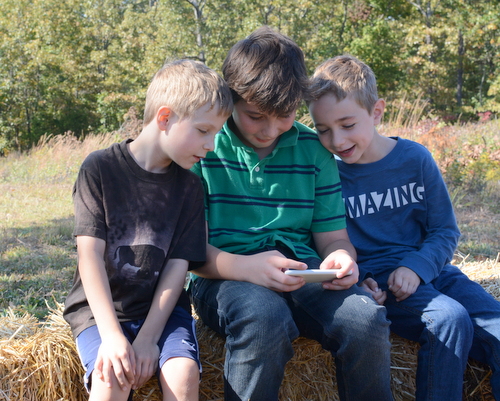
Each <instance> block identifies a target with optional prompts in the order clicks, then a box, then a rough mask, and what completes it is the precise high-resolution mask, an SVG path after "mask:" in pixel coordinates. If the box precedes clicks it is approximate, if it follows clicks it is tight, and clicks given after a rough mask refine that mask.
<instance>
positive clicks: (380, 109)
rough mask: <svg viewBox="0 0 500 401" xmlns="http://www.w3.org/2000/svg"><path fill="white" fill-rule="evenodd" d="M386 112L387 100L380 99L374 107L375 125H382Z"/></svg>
mask: <svg viewBox="0 0 500 401" xmlns="http://www.w3.org/2000/svg"><path fill="white" fill-rule="evenodd" d="M384 110H385V100H384V99H378V100H377V101H376V102H375V105H374V106H373V118H374V120H375V121H374V122H375V124H380V123H381V121H382V117H383V115H384Z"/></svg>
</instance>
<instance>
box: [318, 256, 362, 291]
mask: <svg viewBox="0 0 500 401" xmlns="http://www.w3.org/2000/svg"><path fill="white" fill-rule="evenodd" d="M319 268H320V269H325V270H327V269H340V272H339V273H338V274H337V277H338V278H336V279H335V280H333V281H331V282H329V281H325V282H323V288H324V289H325V290H346V289H348V288H351V287H352V286H353V285H354V284H356V283H357V282H358V278H359V269H358V264H357V263H356V262H355V261H354V259H353V258H352V257H351V255H349V253H348V252H346V251H344V250H341V249H339V250H337V251H334V252H332V253H330V254H329V255H328V256H327V257H326V258H325V260H323V262H322V263H321V265H320V266H319ZM349 272H351V274H350V275H349Z"/></svg>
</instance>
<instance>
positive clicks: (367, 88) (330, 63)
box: [310, 55, 378, 114]
mask: <svg viewBox="0 0 500 401" xmlns="http://www.w3.org/2000/svg"><path fill="white" fill-rule="evenodd" d="M310 91H311V93H310V95H311V98H312V100H318V99H319V98H320V97H321V96H323V95H325V94H327V93H331V94H333V95H334V96H335V97H336V98H337V100H338V101H341V100H343V99H345V98H346V97H347V96H348V95H350V96H353V98H354V100H355V101H356V102H357V103H358V104H359V105H360V106H361V107H363V108H365V109H366V110H368V112H369V113H370V114H371V112H372V110H373V107H374V106H375V103H376V102H377V100H378V93H377V80H376V78H375V74H374V72H373V71H372V69H371V68H370V67H369V66H368V65H367V64H365V63H363V62H362V61H361V60H359V59H357V58H356V57H354V56H351V55H343V56H337V57H333V58H330V59H328V60H326V61H325V62H323V63H322V64H321V65H319V66H318V68H316V71H315V72H314V74H313V76H312V78H311V82H310Z"/></svg>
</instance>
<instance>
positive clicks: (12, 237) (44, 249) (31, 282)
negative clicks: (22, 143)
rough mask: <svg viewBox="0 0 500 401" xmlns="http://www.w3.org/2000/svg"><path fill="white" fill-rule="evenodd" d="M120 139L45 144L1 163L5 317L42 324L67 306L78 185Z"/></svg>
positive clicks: (0, 295) (0, 287)
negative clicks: (21, 316)
mask: <svg viewBox="0 0 500 401" xmlns="http://www.w3.org/2000/svg"><path fill="white" fill-rule="evenodd" d="M120 139H121V138H120V137H119V136H117V135H116V134H109V135H106V136H96V137H89V138H87V139H86V140H85V141H83V142H79V141H77V140H76V139H75V138H74V137H72V136H66V137H60V138H53V139H46V140H44V141H42V142H41V144H40V145H39V146H38V147H36V148H34V149H33V150H32V151H31V152H29V154H12V155H9V156H8V157H5V158H2V159H0V311H4V312H5V310H7V309H14V310H15V311H16V312H19V313H25V312H29V313H30V314H32V315H34V316H36V317H38V318H40V319H42V318H44V317H45V316H46V315H47V312H48V308H49V307H51V308H54V307H55V306H56V302H59V303H60V302H63V301H64V299H65V296H66V295H67V293H68V291H69V289H70V287H71V283H72V278H73V274H74V271H75V268H76V250H75V244H74V239H73V236H72V231H73V205H72V199H71V191H72V187H73V183H74V181H75V179H76V175H77V173H78V169H79V166H80V164H81V162H82V161H83V159H84V157H85V156H86V155H87V154H88V153H89V152H90V151H92V150H95V149H99V148H104V147H106V146H108V145H109V144H111V143H112V142H116V141H118V140H120Z"/></svg>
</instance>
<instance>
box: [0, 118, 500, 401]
mask: <svg viewBox="0 0 500 401" xmlns="http://www.w3.org/2000/svg"><path fill="white" fill-rule="evenodd" d="M135 132H136V126H134V127H132V128H130V127H128V129H124V130H122V131H118V132H113V133H110V134H107V135H95V136H88V137H87V138H85V139H83V140H77V139H76V138H75V137H74V136H73V135H71V134H67V135H65V136H60V137H55V138H45V139H44V140H42V141H41V142H40V144H39V145H38V146H37V147H35V148H34V149H32V150H31V151H30V152H29V153H26V154H10V155H8V156H7V157H4V158H1V159H0V317H2V316H7V315H10V316H12V315H17V316H22V315H26V314H27V315H29V316H32V317H33V318H35V319H38V320H40V321H43V320H44V319H45V318H46V317H47V316H48V314H49V311H50V309H51V308H52V309H57V308H58V306H60V304H61V303H62V302H63V301H64V298H65V296H66V294H67V292H68V291H69V289H70V286H71V281H72V277H73V273H74V269H75V266H76V251H75V246H74V240H73V238H72V229H73V209H72V202H71V191H72V185H73V182H74V180H75V178H76V175H77V172H78V168H79V166H80V164H81V162H82V161H83V159H84V158H85V156H86V155H87V154H88V153H89V152H91V151H92V150H95V149H100V148H104V147H106V146H108V145H110V144H111V143H113V142H117V141H120V140H122V139H123V138H125V137H127V136H133V135H134V134H135ZM381 132H384V133H385V134H386V135H400V136H402V137H407V138H410V139H413V140H416V141H418V142H421V143H423V144H425V145H426V146H428V147H429V149H431V151H432V152H433V154H434V156H435V158H436V160H437V161H438V164H439V165H440V167H441V169H442V171H443V175H444V177H445V179H446V181H447V183H448V185H449V190H450V194H451V196H452V200H453V202H454V207H455V211H456V215H457V220H458V223H459V227H460V229H461V231H462V238H461V240H460V243H459V246H458V249H457V252H456V258H455V263H456V264H457V265H459V266H462V267H464V269H467V270H468V271H469V272H473V278H474V279H477V281H479V282H481V283H482V284H483V285H485V286H490V287H491V288H492V291H491V292H495V291H497V289H498V285H499V282H498V277H499V270H498V269H500V263H499V262H500V261H499V258H500V122H499V121H497V120H493V121H485V122H480V123H476V124H468V125H457V126H447V125H444V124H442V123H440V122H437V121H434V120H425V121H420V122H418V123H415V124H413V125H412V126H411V127H410V126H409V125H408V124H402V123H400V124H398V123H397V118H393V120H392V124H391V125H387V126H385V127H382V128H381ZM1 329H2V328H1V327H0V331H1ZM0 338H1V336H0ZM0 399H1V397H0Z"/></svg>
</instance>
